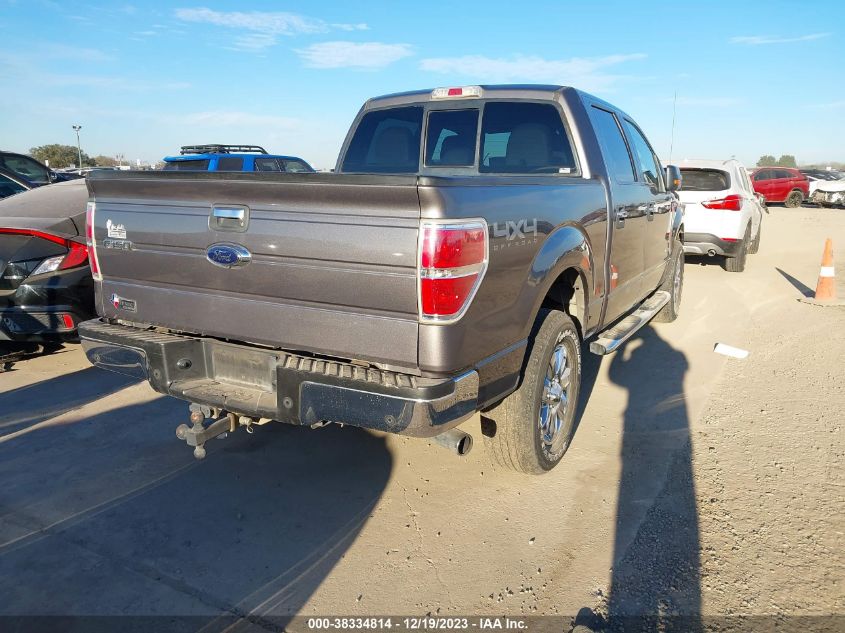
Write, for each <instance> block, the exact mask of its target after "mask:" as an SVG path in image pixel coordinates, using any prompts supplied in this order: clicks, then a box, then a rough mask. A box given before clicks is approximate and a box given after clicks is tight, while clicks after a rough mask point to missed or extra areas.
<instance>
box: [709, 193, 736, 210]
mask: <svg viewBox="0 0 845 633" xmlns="http://www.w3.org/2000/svg"><path fill="white" fill-rule="evenodd" d="M701 206H702V207H704V208H705V209H719V210H722V211H741V210H742V197H741V196H738V195H736V194H732V195H730V196H726V197H724V198H719V199H717V200H707V201H706V202H702V203H701Z"/></svg>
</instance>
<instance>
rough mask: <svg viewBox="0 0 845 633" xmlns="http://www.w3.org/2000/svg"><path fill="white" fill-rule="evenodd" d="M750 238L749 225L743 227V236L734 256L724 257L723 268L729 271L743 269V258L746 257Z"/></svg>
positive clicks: (734, 271)
mask: <svg viewBox="0 0 845 633" xmlns="http://www.w3.org/2000/svg"><path fill="white" fill-rule="evenodd" d="M750 240H751V225H750V224H749V225H748V226H747V227H746V229H745V236H744V237H743V238H742V242H740V244H739V250H738V251H737V253H736V255H735V256H734V257H728V258H726V259H725V270H727V271H728V272H729V273H741V272H742V271H743V270H745V260H746V259H748V243H749V241H750Z"/></svg>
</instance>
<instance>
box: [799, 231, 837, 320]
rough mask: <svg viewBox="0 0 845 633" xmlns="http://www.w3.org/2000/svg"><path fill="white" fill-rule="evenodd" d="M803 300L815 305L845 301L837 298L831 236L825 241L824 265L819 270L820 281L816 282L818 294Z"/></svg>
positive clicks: (835, 303)
mask: <svg viewBox="0 0 845 633" xmlns="http://www.w3.org/2000/svg"><path fill="white" fill-rule="evenodd" d="M802 301H804V302H805V303H812V304H814V305H828V306H830V305H843V302H841V301H837V300H836V271H835V270H834V268H833V240H832V239H830V238H827V240H825V243H824V255H822V267H821V270H820V271H819V283H818V284H816V294H815V296H814V297H811V298H807V299H802Z"/></svg>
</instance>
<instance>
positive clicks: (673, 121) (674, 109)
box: [669, 90, 678, 165]
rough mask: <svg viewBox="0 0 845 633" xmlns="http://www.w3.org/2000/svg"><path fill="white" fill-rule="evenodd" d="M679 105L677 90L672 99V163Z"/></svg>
mask: <svg viewBox="0 0 845 633" xmlns="http://www.w3.org/2000/svg"><path fill="white" fill-rule="evenodd" d="M677 107H678V91H677V90H676V91H675V96H674V98H673V99H672V134H671V137H670V139H669V164H670V165H671V164H672V150H673V149H675V112H676V111H677Z"/></svg>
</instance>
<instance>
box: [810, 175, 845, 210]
mask: <svg viewBox="0 0 845 633" xmlns="http://www.w3.org/2000/svg"><path fill="white" fill-rule="evenodd" d="M812 185H813V183H812V182H811V183H810V186H811V187H812ZM810 202H813V203H815V204H818V205H820V206H822V207H845V180H821V181H819V182H817V183H816V187H815V190H814V191H812V193H811V194H810Z"/></svg>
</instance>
